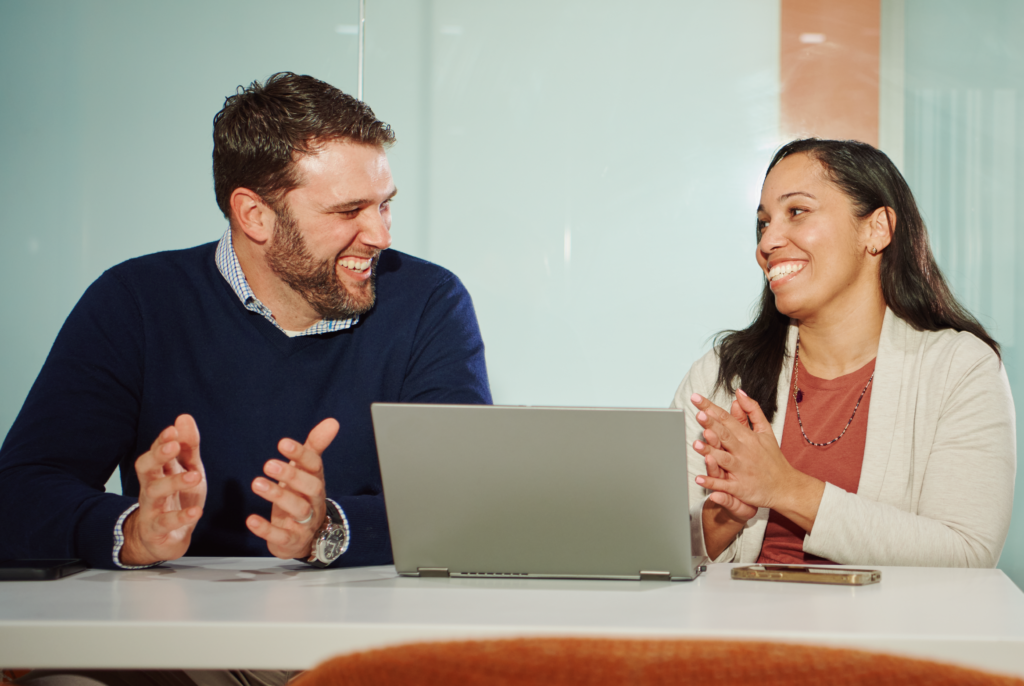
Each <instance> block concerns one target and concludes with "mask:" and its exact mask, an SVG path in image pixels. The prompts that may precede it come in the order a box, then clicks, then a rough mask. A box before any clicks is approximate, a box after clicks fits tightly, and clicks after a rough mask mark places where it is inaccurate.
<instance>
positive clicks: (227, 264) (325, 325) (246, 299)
mask: <svg viewBox="0 0 1024 686" xmlns="http://www.w3.org/2000/svg"><path fill="white" fill-rule="evenodd" d="M216 260H217V269H218V270H219V271H220V273H221V276H223V277H224V280H225V281H227V282H228V285H229V286H231V290H233V291H234V292H235V295H237V296H238V299H239V300H241V301H242V305H244V306H245V309H247V310H249V311H250V312H255V313H257V314H260V315H262V316H263V317H264V318H266V319H267V321H269V322H270V323H272V324H273V325H274V326H276V327H277V328H278V329H280V330H281V331H284V329H282V328H281V325H280V324H278V323H277V320H276V319H274V315H273V313H272V312H271V311H270V309H268V308H267V306H266V305H264V304H263V303H261V302H260V299H259V298H257V297H256V294H255V293H253V292H252V288H250V287H249V282H248V281H247V280H246V278H245V274H244V273H243V272H242V265H241V264H239V262H238V255H236V254H235V247H234V245H233V243H232V241H231V229H230V228H229V229H228V230H227V231H225V232H224V235H223V236H221V237H220V242H219V243H217V255H216ZM357 323H359V316H358V315H356V316H355V317H350V318H349V319H321V320H320V321H318V322H317V323H316V324H313V325H312V326H311V327H309V328H308V329H306V330H305V331H302V332H300V333H299V334H298V335H299V336H311V335H313V334H318V333H331V332H332V331H341V330H342V329H348V328H351V327H353V326H355V325H356V324H357Z"/></svg>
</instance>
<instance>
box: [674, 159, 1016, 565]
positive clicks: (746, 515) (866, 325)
mask: <svg viewBox="0 0 1024 686" xmlns="http://www.w3.org/2000/svg"><path fill="white" fill-rule="evenodd" d="M757 234H758V244H757V262H758V264H759V265H760V267H761V270H762V272H763V273H764V275H765V287H764V291H763V294H762V298H761V306H760V312H759V313H758V315H757V318H756V319H755V320H754V322H753V323H752V324H751V325H750V326H749V327H748V328H746V329H744V330H742V331H732V332H723V334H721V335H720V336H719V338H718V341H717V345H716V347H715V350H713V351H712V352H710V353H708V354H707V355H705V356H704V357H703V358H702V359H700V360H699V361H698V362H697V363H696V364H694V365H693V367H692V368H691V369H690V372H689V373H688V374H687V376H686V378H685V379H683V382H682V384H681V385H680V387H679V390H678V391H677V393H676V397H675V401H674V403H673V406H674V407H681V408H687V409H688V410H689V411H688V413H687V431H688V435H689V436H690V437H694V438H696V439H697V440H694V441H693V443H692V445H691V446H690V447H689V448H688V450H687V453H688V457H689V470H690V475H691V477H693V481H692V483H691V485H690V502H691V510H692V511H691V514H692V515H693V517H692V519H693V522H694V524H695V526H694V529H695V534H696V540H697V541H702V542H703V545H704V546H705V550H706V553H707V555H708V556H709V557H710V558H711V559H712V560H714V561H716V562H755V561H759V562H762V563H766V562H768V563H773V562H782V563H787V562H796V563H800V562H807V563H821V562H833V563H837V564H872V565H917V566H960V567H993V566H995V564H996V562H997V561H998V559H999V553H1000V552H1001V550H1002V548H1003V543H1004V542H1005V540H1006V532H1007V529H1008V527H1009V524H1010V512H1011V508H1012V504H1013V480H1014V471H1015V467H1016V446H1015V435H1014V433H1015V428H1014V410H1013V399H1012V398H1011V396H1010V388H1009V384H1008V382H1007V379H1006V374H1005V372H1004V370H1003V367H1002V364H1001V362H1000V356H999V346H998V344H997V343H996V342H995V341H994V340H992V338H991V337H989V335H988V334H987V333H986V331H985V329H984V327H982V326H981V325H980V324H979V323H978V322H977V320H975V319H974V318H973V317H972V316H971V315H970V314H969V313H968V312H967V311H966V310H964V308H963V307H961V306H960V304H959V303H957V301H956V299H955V298H954V297H953V295H952V293H951V292H950V290H949V288H948V286H947V285H946V283H945V281H944V280H943V277H942V275H941V273H940V272H939V268H938V266H937V265H936V263H935V259H934V258H933V256H932V254H931V250H930V248H929V246H928V237H927V233H926V231H925V226H924V222H923V221H922V220H921V216H920V214H919V213H918V210H917V206H916V204H915V202H914V198H913V196H912V194H911V192H910V189H909V187H908V186H907V184H906V181H904V179H903V177H902V176H901V175H900V173H899V171H898V170H897V169H896V167H895V166H894V165H893V164H892V162H890V161H889V159H888V158H887V157H886V156H885V155H884V154H883V153H882V152H880V151H878V150H876V149H874V148H873V147H871V146H870V145H866V144H864V143H858V142H856V141H827V140H817V139H809V140H798V141H794V142H792V143H789V144H788V145H786V146H784V147H783V148H782V149H780V150H779V151H778V153H776V155H775V158H774V159H773V160H772V163H771V165H770V166H769V167H768V174H767V176H766V177H765V181H764V185H763V187H762V190H761V204H760V206H759V207H758V208H757ZM724 408H729V409H728V411H727V410H726V409H724Z"/></svg>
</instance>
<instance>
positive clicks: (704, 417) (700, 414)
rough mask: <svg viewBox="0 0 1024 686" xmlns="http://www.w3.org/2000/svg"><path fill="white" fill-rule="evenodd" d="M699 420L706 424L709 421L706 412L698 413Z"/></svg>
mask: <svg viewBox="0 0 1024 686" xmlns="http://www.w3.org/2000/svg"><path fill="white" fill-rule="evenodd" d="M697 419H699V420H700V421H702V422H706V421H707V420H708V416H707V415H706V414H704V410H701V411H700V412H698V413H697Z"/></svg>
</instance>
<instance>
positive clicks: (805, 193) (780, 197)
mask: <svg viewBox="0 0 1024 686" xmlns="http://www.w3.org/2000/svg"><path fill="white" fill-rule="evenodd" d="M794 195H806V196H807V197H808V198H810V199H811V200H817V198H815V197H814V196H813V195H811V194H810V193H808V192H807V191H793V192H792V193H786V194H785V195H780V196H779V200H785V199H786V198H792V197H793V196H794Z"/></svg>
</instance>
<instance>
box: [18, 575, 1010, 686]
mask: <svg viewBox="0 0 1024 686" xmlns="http://www.w3.org/2000/svg"><path fill="white" fill-rule="evenodd" d="M882 569H883V571H882V582H881V583H880V584H878V585H874V586H867V587H863V588H849V587H827V586H812V585H806V584H780V583H769V582H759V581H733V580H731V579H730V578H729V566H728V565H717V566H715V565H713V566H711V567H710V569H709V572H708V573H707V574H705V575H704V576H702V577H701V578H699V579H697V580H696V581H692V582H676V583H669V582H652V581H646V582H632V581H556V580H550V581H549V580H520V579H516V580H487V579H411V578H400V577H398V576H397V575H396V574H395V571H394V568H393V567H369V568H361V569H348V570H314V569H310V568H307V567H305V566H303V565H300V564H298V563H292V562H282V561H278V560H274V559H268V558H249V559H212V558H186V559H185V560H182V561H179V562H176V563H172V564H169V565H167V566H166V567H164V568H160V569H153V570H144V571H137V572H105V571H98V570H90V571H86V572H83V573H80V574H76V575H74V576H72V577H69V578H67V579H62V580H60V581H48V582H4V583H0V666H3V667H14V668H20V667H80V668H86V667H122V668H128V667H132V668H138V667H149V668H168V667H192V668H229V667H230V668H241V667H249V668H280V669H300V668H308V667H311V666H313V665H315V664H317V663H318V662H320V661H322V660H324V659H326V658H328V657H330V656H332V655H336V654H338V653H342V652H349V651H354V650H360V649H365V648H371V647H378V646H385V645H393V644H396V643H404V642H409V641H427V640H446V639H464V638H494V637H512V636H540V635H562V636H564V635H573V636H606V637H610V636H616V637H635V638H639V637H652V638H743V639H755V640H771V641H791V642H799V643H810V644H823V645H833V646H846V647H854V648H863V649H868V650H876V651H883V652H893V653H897V654H902V655H911V656H921V657H926V658H930V659H934V660H939V661H946V662H956V663H959V664H963V665H967V666H975V667H980V668H983V669H989V670H991V671H999V672H1004V673H1012V674H1017V675H1021V676H1024V593H1021V591H1020V590H1019V589H1018V588H1017V587H1016V586H1015V585H1014V584H1013V582H1011V581H1010V580H1009V579H1008V578H1007V577H1006V575H1004V574H1003V573H1002V572H1001V571H999V570H994V569H978V570H968V569H908V568H898V567H891V568H882ZM282 647H283V649H282Z"/></svg>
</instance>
